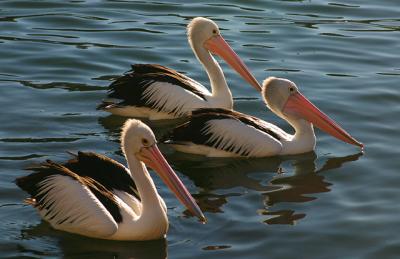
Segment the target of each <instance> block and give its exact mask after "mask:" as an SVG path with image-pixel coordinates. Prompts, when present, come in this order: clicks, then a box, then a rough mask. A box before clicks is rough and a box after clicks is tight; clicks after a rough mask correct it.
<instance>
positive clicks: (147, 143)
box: [142, 138, 149, 146]
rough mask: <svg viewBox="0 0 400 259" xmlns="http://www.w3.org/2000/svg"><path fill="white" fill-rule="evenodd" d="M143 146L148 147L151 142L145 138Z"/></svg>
mask: <svg viewBox="0 0 400 259" xmlns="http://www.w3.org/2000/svg"><path fill="white" fill-rule="evenodd" d="M142 144H143V145H144V146H148V145H149V141H148V140H147V139H145V138H143V139H142Z"/></svg>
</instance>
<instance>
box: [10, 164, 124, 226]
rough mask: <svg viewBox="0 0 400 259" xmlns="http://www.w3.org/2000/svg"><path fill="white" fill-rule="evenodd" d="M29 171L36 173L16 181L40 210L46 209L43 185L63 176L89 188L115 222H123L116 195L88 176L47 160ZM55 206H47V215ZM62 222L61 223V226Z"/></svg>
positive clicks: (51, 204)
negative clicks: (49, 178) (55, 176)
mask: <svg viewBox="0 0 400 259" xmlns="http://www.w3.org/2000/svg"><path fill="white" fill-rule="evenodd" d="M28 169H29V170H33V171H34V173H32V174H30V175H27V176H23V177H19V178H17V179H16V181H15V182H16V184H17V185H18V187H20V188H21V189H22V190H24V191H26V192H27V193H29V194H30V195H31V197H32V198H34V199H35V206H37V207H39V209H43V208H44V199H42V198H43V197H45V196H46V194H47V193H46V192H44V193H40V188H41V183H42V182H43V181H45V180H46V179H47V178H48V177H50V176H52V175H62V176H67V177H71V178H72V179H73V180H75V181H77V182H79V183H80V184H82V185H85V186H87V187H88V188H89V189H90V191H91V192H92V193H93V194H94V195H95V196H96V197H97V199H99V201H100V202H101V203H102V204H103V205H104V207H105V208H106V209H107V210H108V211H109V212H110V214H111V215H112V217H113V218H114V220H115V221H116V222H117V223H120V222H122V215H121V212H120V210H119V207H118V203H117V201H116V200H115V198H114V195H113V194H112V193H111V192H110V191H109V190H107V189H106V188H105V187H104V186H103V185H101V184H100V183H99V182H97V181H96V180H94V179H92V178H90V177H86V176H79V175H78V174H76V173H74V172H72V171H71V170H70V169H68V168H67V167H65V166H63V165H61V164H58V163H55V162H53V161H51V160H47V161H46V162H43V163H42V164H40V165H38V166H35V167H31V168H28ZM53 204H54V203H50V204H47V205H46V207H45V208H44V209H47V210H48V212H47V213H51V211H52V209H53ZM54 216H56V215H54ZM66 220H69V219H67V218H65V219H63V220H62V222H63V221H66ZM62 222H59V224H61V223H62Z"/></svg>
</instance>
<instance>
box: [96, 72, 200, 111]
mask: <svg viewBox="0 0 400 259" xmlns="http://www.w3.org/2000/svg"><path fill="white" fill-rule="evenodd" d="M157 81H158V82H167V83H171V84H174V85H178V86H180V87H182V88H184V89H186V90H188V91H190V92H192V93H194V94H196V95H197V96H199V97H200V98H202V99H203V100H205V96H204V93H203V92H201V91H199V90H198V89H196V88H194V87H193V86H192V84H191V81H192V80H191V79H190V78H188V77H187V76H185V75H183V74H181V73H179V72H177V71H176V70H173V69H170V68H167V67H164V66H161V65H156V64H134V65H132V70H130V71H128V72H127V73H126V74H125V75H123V76H121V77H119V78H117V79H116V80H115V81H114V82H112V83H111V85H110V86H109V90H108V97H110V98H115V99H119V100H121V101H120V102H119V103H117V104H115V105H117V106H125V105H132V106H137V107H149V108H154V107H155V103H151V102H149V100H147V99H146V98H145V97H144V96H143V93H144V92H145V90H146V89H147V87H149V86H150V85H151V84H152V83H154V82H157ZM109 105H110V103H109V102H107V101H104V102H103V103H102V104H100V105H99V106H98V107H97V108H98V109H103V108H105V107H107V106H109ZM111 105H112V104H111ZM169 112H171V111H169Z"/></svg>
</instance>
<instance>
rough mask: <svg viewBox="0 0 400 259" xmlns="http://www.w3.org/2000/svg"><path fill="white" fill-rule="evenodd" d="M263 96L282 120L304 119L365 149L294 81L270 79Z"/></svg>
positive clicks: (264, 84) (266, 82)
mask: <svg viewBox="0 0 400 259" xmlns="http://www.w3.org/2000/svg"><path fill="white" fill-rule="evenodd" d="M262 96H263V98H264V101H265V103H266V104H267V106H268V107H269V108H270V109H271V110H272V111H273V112H274V113H276V114H277V115H278V116H280V117H281V118H283V119H285V120H287V121H289V122H290V121H294V120H299V119H304V120H306V121H308V122H310V123H312V124H313V125H314V126H316V127H318V128H319V129H321V130H323V131H325V132H326V133H328V134H330V135H332V136H334V137H336V138H338V139H340V140H342V141H344V142H347V143H349V144H352V145H356V146H359V147H363V144H362V143H360V142H359V141H357V140H356V139H354V138H353V137H352V136H350V134H349V133H347V132H346V131H345V130H344V129H343V128H342V127H340V126H339V124H337V123H336V122H335V121H334V120H332V119H331V118H329V117H328V116H327V115H326V114H325V113H323V112H322V111H320V110H319V109H318V108H317V107H316V106H315V105H314V104H312V103H311V102H310V101H309V100H308V99H307V98H306V97H305V96H304V95H302V94H301V93H300V91H299V89H298V87H297V86H296V84H295V83H293V82H292V81H290V80H288V79H284V78H276V77H268V78H267V79H265V80H264V82H263V87H262Z"/></svg>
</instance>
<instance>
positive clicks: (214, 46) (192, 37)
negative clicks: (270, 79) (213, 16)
mask: <svg viewBox="0 0 400 259" xmlns="http://www.w3.org/2000/svg"><path fill="white" fill-rule="evenodd" d="M187 34H188V39H189V43H190V46H191V47H192V49H193V50H194V52H195V53H196V56H197V58H198V59H199V60H200V61H201V62H202V63H203V62H204V61H202V60H201V58H200V56H199V53H201V51H204V50H206V51H207V52H211V53H214V54H216V55H218V56H219V57H221V58H222V59H224V60H225V61H226V62H227V63H228V65H229V66H231V67H232V68H233V69H234V70H235V71H236V72H238V73H239V74H240V75H241V76H242V77H243V79H245V80H246V81H247V82H248V83H249V84H251V85H252V86H253V87H254V88H255V89H256V90H257V91H259V92H260V91H261V86H260V84H259V83H258V81H257V79H255V77H254V76H253V75H252V74H251V73H250V71H249V69H248V68H247V66H246V65H245V64H244V62H243V61H242V60H241V59H240V58H239V56H238V55H237V54H236V53H235V51H234V50H233V49H232V48H231V47H230V46H229V44H228V43H227V42H226V41H225V40H224V38H223V37H222V36H221V33H220V30H219V28H218V25H217V24H216V23H215V22H213V21H212V20H210V19H207V18H203V17H196V18H194V19H193V20H192V21H191V22H190V23H189V25H188V26H187Z"/></svg>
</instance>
